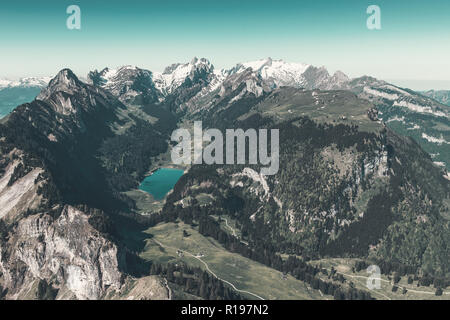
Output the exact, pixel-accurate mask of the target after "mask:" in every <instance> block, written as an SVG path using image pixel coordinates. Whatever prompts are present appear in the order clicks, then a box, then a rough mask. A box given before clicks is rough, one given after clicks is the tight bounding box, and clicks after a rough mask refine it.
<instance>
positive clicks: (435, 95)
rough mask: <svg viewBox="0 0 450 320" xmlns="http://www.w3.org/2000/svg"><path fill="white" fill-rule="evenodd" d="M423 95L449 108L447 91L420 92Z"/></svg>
mask: <svg viewBox="0 0 450 320" xmlns="http://www.w3.org/2000/svg"><path fill="white" fill-rule="evenodd" d="M422 94H423V95H425V96H427V97H430V98H432V99H434V100H436V101H439V102H440V103H442V104H445V105H448V106H450V91H449V90H429V91H424V92H422Z"/></svg>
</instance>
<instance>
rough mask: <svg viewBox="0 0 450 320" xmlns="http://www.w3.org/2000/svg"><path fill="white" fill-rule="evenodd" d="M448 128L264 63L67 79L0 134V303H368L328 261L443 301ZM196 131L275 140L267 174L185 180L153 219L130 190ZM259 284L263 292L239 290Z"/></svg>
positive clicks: (387, 100) (418, 107) (409, 107)
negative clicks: (255, 132) (398, 280)
mask: <svg viewBox="0 0 450 320" xmlns="http://www.w3.org/2000/svg"><path fill="white" fill-rule="evenodd" d="M8 88H9V87H8ZM448 113H449V107H448V106H446V105H444V104H441V103H439V102H437V101H435V100H433V99H432V98H429V97H427V96H425V95H424V94H420V93H416V92H414V91H411V90H408V89H403V88H399V87H396V86H393V85H391V84H389V83H386V82H384V81H382V80H377V79H374V78H371V77H367V76H365V77H361V78H356V79H349V78H348V77H347V76H345V74H343V73H342V72H336V73H335V74H334V75H330V74H329V73H328V72H327V70H326V69H325V68H323V67H322V68H317V67H314V66H310V65H305V64H296V63H287V62H283V61H280V60H272V59H264V60H260V61H256V62H250V63H242V64H238V65H236V66H235V67H234V68H231V69H226V70H215V69H214V67H213V65H212V64H211V63H210V62H209V61H208V60H206V59H197V58H194V59H193V60H192V61H190V62H189V63H184V64H174V65H171V66H169V67H167V68H166V69H165V70H164V71H163V72H162V73H157V72H151V71H149V70H145V69H141V68H138V67H133V66H125V67H121V68H118V69H117V70H111V69H108V68H105V69H102V70H101V71H97V70H94V71H92V72H90V73H89V75H88V80H87V81H86V82H83V81H81V80H80V79H79V78H78V77H77V76H76V75H75V74H74V73H73V72H72V71H71V70H69V69H64V70H61V71H60V72H59V73H58V74H57V75H56V76H55V77H54V78H53V79H51V80H50V81H49V82H48V85H47V86H46V87H44V88H42V89H41V90H40V92H39V94H38V95H37V97H36V98H35V99H34V100H32V101H30V102H29V103H24V104H21V105H19V106H18V107H16V108H14V110H13V111H12V112H11V113H9V114H8V115H7V116H5V117H4V118H3V119H2V120H1V121H0V136H1V139H0V297H4V298H7V299H71V298H72V299H136V298H139V299H171V298H172V299H173V298H179V299H183V298H203V299H238V298H254V297H255V294H256V295H257V296H264V297H265V298H274V297H271V296H269V292H271V290H269V289H268V288H273V287H275V286H281V287H282V288H281V290H280V293H279V294H282V292H283V291H285V290H290V289H289V287H288V282H285V284H284V282H283V281H281V284H280V279H281V278H280V279H278V278H273V277H269V276H267V274H270V275H271V274H274V272H275V273H276V274H281V275H280V277H281V276H283V277H290V278H289V279H290V281H297V282H295V283H297V284H298V285H299V288H300V284H306V285H307V286H308V287H311V291H310V295H314V296H316V297H322V296H323V295H325V296H328V297H334V298H336V299H341V298H342V299H358V298H364V299H365V298H371V293H369V292H367V290H366V289H364V288H361V287H358V288H355V283H353V282H351V281H349V280H345V279H344V280H342V279H343V278H342V277H343V276H342V274H341V276H338V275H337V274H336V270H335V269H334V268H329V269H327V268H326V265H327V263H329V262H330V261H335V260H333V259H343V260H345V261H346V263H348V264H351V265H352V267H353V268H355V269H356V268H357V267H358V266H361V265H366V264H367V265H368V264H377V265H380V267H381V270H382V272H383V273H384V274H386V275H389V276H394V275H395V276H400V277H406V276H409V277H411V278H412V279H415V280H413V281H417V285H421V286H424V283H429V282H430V281H431V282H434V283H435V286H436V287H439V288H441V289H445V288H446V287H447V284H448V283H449V281H448V279H449V275H450V269H449V266H448V261H449V258H450V257H449V252H450V251H449V243H450V231H449V228H450V214H449V210H450V186H449V184H450V182H449V179H450V177H449V175H448V172H447V170H446V169H445V168H443V167H442V166H439V164H438V165H436V163H434V162H444V161H448V158H446V157H447V156H448V153H446V152H448V149H446V148H447V146H448V141H449V140H448V129H447V128H448V127H449V124H448V121H449V118H448V116H449V114H448ZM194 120H202V121H203V125H204V127H205V128H206V127H209V128H218V129H219V130H225V129H227V128H244V129H245V128H277V129H279V130H280V170H279V173H278V174H277V175H275V176H264V175H261V174H259V171H260V170H259V169H260V168H259V165H247V166H246V165H213V166H208V165H193V166H188V167H185V168H183V169H184V170H185V174H184V175H183V177H182V178H181V179H180V180H179V181H178V183H177V184H176V185H175V188H174V190H173V192H172V193H171V194H170V195H169V196H168V197H167V198H166V199H165V200H164V201H163V202H162V203H159V204H158V203H157V205H155V202H152V201H150V200H151V199H150V200H149V199H148V198H147V197H146V196H144V195H143V194H142V192H138V191H137V188H138V185H139V183H140V182H141V181H142V179H143V178H144V177H145V176H146V175H148V173H149V171H150V170H151V169H153V168H155V167H156V168H157V167H160V166H164V165H170V163H168V162H167V161H165V160H164V159H165V157H164V155H166V154H167V152H168V151H169V150H170V143H169V142H168V141H169V140H170V135H171V133H172V132H173V130H174V129H176V128H178V127H181V126H184V125H186V124H189V123H190V122H192V121H194ZM417 127H418V128H417ZM410 129H411V130H410ZM417 135H418V137H419V138H420V137H425V138H423V139H422V140H423V141H422V140H420V139H419V138H417ZM410 136H412V137H413V138H414V139H412V138H411V137H410ZM431 146H433V148H436V149H433V150H436V154H432V155H430V154H429V153H430V151H429V150H427V149H426V148H431ZM424 150H425V151H428V152H429V153H427V152H425V151H424ZM446 150H447V151H446ZM448 163H449V162H444V166H445V165H448ZM149 204H150V205H149ZM229 223H232V225H233V227H230V225H229ZM161 230H171V231H170V232H165V233H161ZM179 239H181V240H179ZM179 241H181V243H182V245H181V244H180V242H179ZM175 245H177V247H176V248H175V247H174V246H175ZM178 245H179V246H178ZM205 246H206V247H205ZM208 246H211V247H208ZM200 248H202V249H200ZM204 248H206V249H204ZM211 248H213V249H211ZM194 250H196V251H197V252H198V251H200V252H199V253H197V252H195V251H194ZM203 250H206V251H207V252H203ZM192 252H195V254H194V253H192ZM217 252H220V255H215V254H217ZM188 253H190V254H192V256H193V257H195V259H196V260H195V261H197V260H200V261H202V262H203V264H204V265H206V266H208V268H206V269H202V268H203V266H201V268H199V267H198V265H199V264H195V263H192V261H193V260H192V258H191V257H190V256H189V254H188ZM205 255H206V256H205ZM211 257H212V258H211ZM202 259H203V260H202ZM208 263H209V265H208ZM256 264H257V267H255V265H256ZM223 266H227V268H223ZM209 268H214V270H215V272H213V273H211V271H208V269H209ZM248 270H251V271H248ZM254 270H264V274H263V275H261V278H260V279H259V280H258V281H260V283H264V286H263V285H261V287H259V288H258V287H254V283H252V282H246V280H245V279H246V278H250V277H251V276H252V273H253V272H257V271H254ZM333 270H334V271H333ZM219 272H221V273H220V274H219V276H217V273H219ZM246 272H247V273H246ZM258 272H260V271H258ZM349 272H351V271H349ZM355 272H356V271H355ZM236 273H238V276H236ZM244 273H245V276H242V274H244ZM223 279H229V280H227V281H224V280H223ZM236 279H240V280H236ZM271 279H272V280H271ZM273 279H275V280H273ZM232 281H243V282H242V283H241V285H243V286H245V287H247V288H248V287H249V286H250V287H251V288H252V289H251V290H253V291H255V290H258V291H257V292H256V293H255V292H250V291H249V290H250V289H249V290H236V286H235V285H234V287H233V286H231V285H230V283H231V282H232ZM271 281H276V283H277V284H276V285H275V283H274V282H271ZM350 282H351V283H352V284H350ZM289 283H291V282H289ZM305 290H306V289H305ZM308 290H309V289H308ZM318 293H320V294H318ZM252 294H253V295H252ZM293 294H294V293H293ZM316 294H317V295H316ZM399 294H400V293H399ZM405 294H406V293H405ZM408 294H414V293H413V291H411V292H410V293H408ZM266 295H267V296H266ZM395 297H397V296H395ZM275 298H276V296H275ZM372 298H373V297H372Z"/></svg>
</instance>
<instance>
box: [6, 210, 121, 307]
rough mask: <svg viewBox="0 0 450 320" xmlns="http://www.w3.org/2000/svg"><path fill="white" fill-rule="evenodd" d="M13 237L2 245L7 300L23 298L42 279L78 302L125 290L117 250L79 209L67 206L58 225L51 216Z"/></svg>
mask: <svg viewBox="0 0 450 320" xmlns="http://www.w3.org/2000/svg"><path fill="white" fill-rule="evenodd" d="M10 234H11V237H10V238H9V240H8V242H7V243H0V272H1V273H2V274H3V276H2V277H3V287H5V288H7V289H8V292H7V296H6V298H7V299H17V298H21V297H23V296H24V294H25V292H24V291H26V290H28V289H29V288H28V287H29V284H30V283H32V282H34V281H35V280H37V279H43V280H46V281H47V282H49V283H51V284H52V286H54V287H55V288H58V287H59V286H61V285H63V286H65V288H67V289H68V290H69V291H70V292H71V293H73V295H74V296H75V297H76V298H77V299H100V298H102V296H104V295H105V293H106V292H107V290H109V291H119V290H120V288H121V284H122V278H123V277H122V274H121V272H120V271H119V268H118V265H119V261H118V251H117V247H116V246H115V245H114V244H113V243H112V242H111V241H109V240H107V239H105V238H104V237H102V236H101V234H100V233H99V232H98V231H96V230H95V229H94V228H93V227H92V226H91V225H90V224H89V223H88V216H87V215H86V214H85V213H83V212H81V211H80V210H77V209H75V208H74V207H71V206H65V207H64V208H63V210H62V213H61V215H60V216H59V217H58V218H56V219H54V218H53V217H52V216H50V215H49V214H46V213H43V214H37V215H32V216H29V217H27V218H24V219H21V220H20V221H19V223H18V224H17V226H16V227H15V228H14V230H13V231H12V232H11V233H10Z"/></svg>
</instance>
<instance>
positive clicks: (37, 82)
mask: <svg viewBox="0 0 450 320" xmlns="http://www.w3.org/2000/svg"><path fill="white" fill-rule="evenodd" d="M51 79H52V78H51V77H26V78H21V79H19V80H7V79H0V89H4V88H15V87H24V88H30V87H38V88H44V87H45V86H47V84H48V83H49V82H50V80H51Z"/></svg>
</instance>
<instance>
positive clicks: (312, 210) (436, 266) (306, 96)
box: [165, 88, 450, 276]
mask: <svg viewBox="0 0 450 320" xmlns="http://www.w3.org/2000/svg"><path fill="white" fill-rule="evenodd" d="M371 107H372V105H371V104H370V103H369V102H367V100H364V99H360V98H357V97H356V96H355V95H354V94H352V93H349V92H346V91H318V90H315V91H308V90H302V89H294V88H280V89H276V90H274V91H272V92H270V93H263V94H261V95H260V96H259V97H257V96H256V95H255V94H254V93H248V95H246V96H245V97H242V99H240V100H239V101H233V102H229V103H228V104H227V105H225V106H224V107H223V108H222V109H216V110H214V111H212V112H210V113H209V112H203V113H201V114H198V118H196V117H194V119H202V121H203V125H204V127H215V128H220V129H225V128H243V129H244V130H245V129H246V128H278V129H280V170H279V172H278V174H276V175H274V176H264V175H261V174H260V173H259V172H260V168H261V166H258V165H248V166H242V165H226V166H214V167H212V168H211V166H201V165H197V166H193V167H192V168H191V170H190V171H189V173H188V174H187V175H185V176H184V177H183V178H182V179H180V181H179V183H178V184H177V186H176V188H175V192H174V193H173V194H172V195H171V196H170V197H169V200H168V204H167V205H166V208H165V210H166V213H167V214H171V213H172V214H177V212H183V214H182V215H181V216H180V217H181V219H185V220H184V221H185V222H187V221H191V219H194V221H197V220H198V221H203V220H202V219H208V215H219V216H220V215H227V216H229V217H232V218H233V219H235V220H237V221H238V222H239V232H240V234H242V236H243V238H242V240H243V241H245V242H246V243H249V246H250V248H252V249H254V250H255V251H256V252H271V253H284V254H296V255H301V256H302V257H303V258H304V259H308V257H309V258H320V257H326V256H341V257H342V256H344V257H345V256H354V257H365V258H374V259H380V260H384V261H385V262H386V263H392V264H393V265H395V264H398V265H403V266H406V267H407V268H411V270H419V269H420V270H422V272H426V273H428V274H434V275H439V276H445V275H446V274H448V272H449V271H450V270H449V269H448V264H447V263H446V262H445V261H447V260H448V259H449V258H450V257H449V255H448V252H449V251H448V239H449V235H450V233H449V220H448V218H449V205H450V202H449V201H450V184H449V181H448V180H447V179H446V178H444V174H445V172H443V171H442V169H439V168H437V167H435V166H433V164H432V162H431V159H430V157H429V156H428V155H427V154H426V153H425V152H423V151H422V150H421V149H420V147H419V146H418V145H417V144H416V143H415V142H414V141H412V140H411V139H409V138H405V137H401V136H399V135H397V134H395V133H394V132H393V131H392V130H390V129H388V128H386V127H385V126H384V125H383V123H381V122H380V121H373V119H370V118H369V116H368V114H367V110H368V109H370V108H371ZM204 194H207V195H208V196H209V197H210V199H212V200H211V201H210V203H209V204H208V206H207V208H206V209H205V208H202V205H200V204H199V203H198V202H197V201H195V200H194V199H199V197H200V196H201V195H204ZM202 197H204V196H202ZM181 204H182V205H181ZM181 206H182V207H184V208H181ZM186 206H188V208H189V207H190V209H189V210H187V209H186ZM418 208H420V209H418ZM189 212H191V213H189ZM211 224H212V222H211ZM211 228H212V226H211ZM400 230H401V231H400ZM412 230H414V231H412ZM425 239H428V240H430V241H428V240H426V241H424V240H425ZM437 243H439V245H436V244H437ZM413 244H414V245H413ZM269 256H270V255H269ZM271 259H272V258H271Z"/></svg>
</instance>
